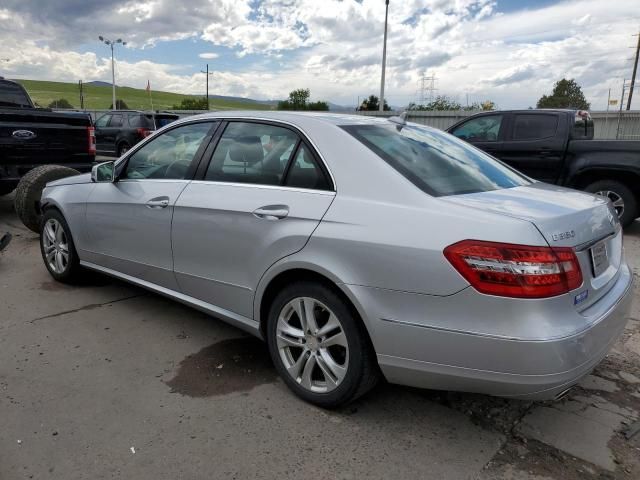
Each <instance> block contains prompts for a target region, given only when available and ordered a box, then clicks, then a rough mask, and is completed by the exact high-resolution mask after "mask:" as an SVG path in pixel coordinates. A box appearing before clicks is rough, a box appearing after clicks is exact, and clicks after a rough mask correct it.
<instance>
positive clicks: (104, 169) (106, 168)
mask: <svg viewBox="0 0 640 480" xmlns="http://www.w3.org/2000/svg"><path fill="white" fill-rule="evenodd" d="M115 174H116V164H115V162H103V163H99V164H98V165H94V166H93V168H92V169H91V181H92V182H96V183H113V182H114V181H115Z"/></svg>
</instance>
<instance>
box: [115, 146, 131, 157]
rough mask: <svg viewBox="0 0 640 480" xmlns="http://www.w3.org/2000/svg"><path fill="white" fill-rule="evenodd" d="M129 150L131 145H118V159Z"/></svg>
mask: <svg viewBox="0 0 640 480" xmlns="http://www.w3.org/2000/svg"><path fill="white" fill-rule="evenodd" d="M130 148H131V145H129V144H128V143H127V142H121V143H120V145H118V151H117V153H118V157H121V156H122V155H124V154H125V153H126V152H127V151H128V150H129V149H130Z"/></svg>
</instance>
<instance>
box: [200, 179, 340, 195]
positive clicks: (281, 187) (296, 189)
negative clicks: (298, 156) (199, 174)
mask: <svg viewBox="0 0 640 480" xmlns="http://www.w3.org/2000/svg"><path fill="white" fill-rule="evenodd" d="M190 183H195V184H198V185H200V184H202V185H221V186H229V187H245V188H261V189H265V190H285V191H291V192H298V193H311V194H315V195H328V196H332V197H333V196H335V195H336V192H335V191H333V190H317V189H315V188H301V187H287V186H286V185H267V184H262V183H242V182H219V181H215V180H191V182H190Z"/></svg>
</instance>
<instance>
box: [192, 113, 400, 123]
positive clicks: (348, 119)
mask: <svg viewBox="0 0 640 480" xmlns="http://www.w3.org/2000/svg"><path fill="white" fill-rule="evenodd" d="M195 118H199V119H202V118H210V119H244V118H247V119H253V120H266V121H270V120H272V121H276V122H277V121H281V122H286V123H292V124H294V125H298V126H305V125H318V124H325V125H336V126H341V125H388V124H389V119H388V118H386V117H374V116H367V115H355V114H344V113H328V112H293V111H282V110H226V111H215V112H208V113H204V114H200V115H195V116H190V117H184V118H182V120H188V119H195Z"/></svg>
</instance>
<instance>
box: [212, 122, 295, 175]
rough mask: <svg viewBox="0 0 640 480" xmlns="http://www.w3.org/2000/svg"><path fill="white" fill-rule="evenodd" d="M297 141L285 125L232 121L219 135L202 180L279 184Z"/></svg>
mask: <svg viewBox="0 0 640 480" xmlns="http://www.w3.org/2000/svg"><path fill="white" fill-rule="evenodd" d="M298 141H299V139H298V136H297V135H296V134H295V133H294V132H292V131H291V130H289V129H287V128H284V127H278V126H275V125H267V124H262V123H250V122H231V123H229V125H227V128H226V129H225V131H224V133H223V134H222V136H221V137H220V141H219V142H218V145H217V147H216V150H215V152H214V153H213V157H212V159H211V162H210V163H209V167H208V169H207V173H206V175H205V180H210V181H216V182H232V183H255V184H262V185H281V183H282V179H283V176H284V172H285V169H286V167H287V164H288V163H289V158H290V157H291V155H292V154H293V152H294V150H295V147H296V145H297V143H298Z"/></svg>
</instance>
